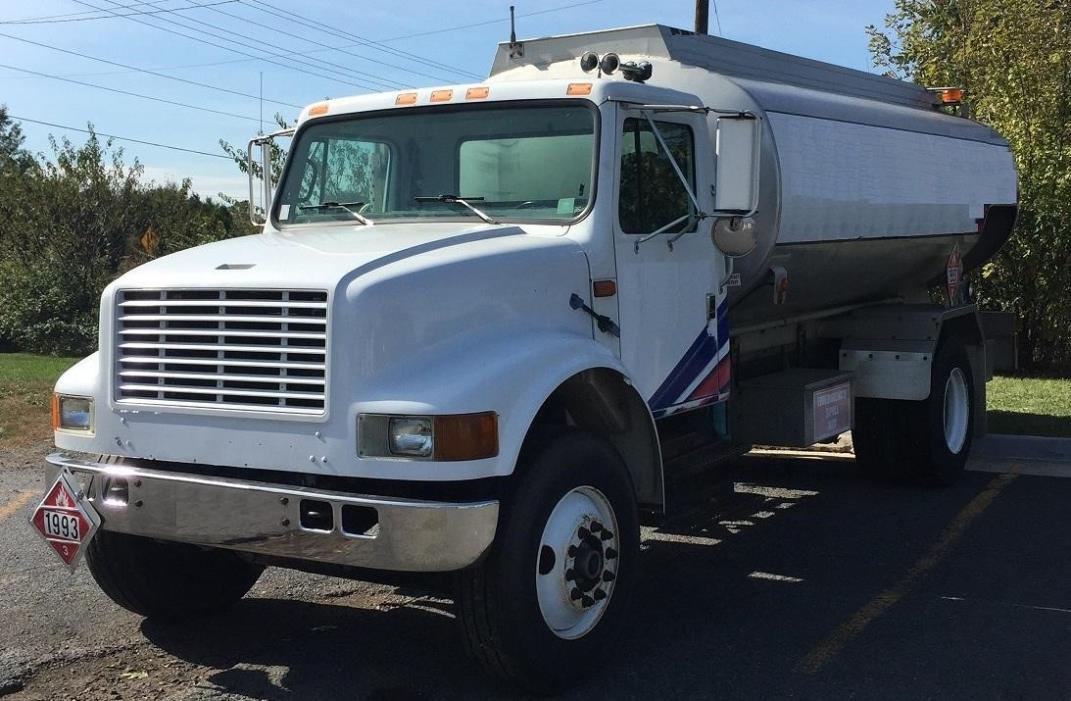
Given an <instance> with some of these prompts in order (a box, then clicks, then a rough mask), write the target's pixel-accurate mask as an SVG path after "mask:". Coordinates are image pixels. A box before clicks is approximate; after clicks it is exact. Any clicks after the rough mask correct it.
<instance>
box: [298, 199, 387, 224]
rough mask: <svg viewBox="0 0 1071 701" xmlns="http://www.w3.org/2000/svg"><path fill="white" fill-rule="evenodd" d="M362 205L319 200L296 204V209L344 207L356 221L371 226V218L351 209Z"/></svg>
mask: <svg viewBox="0 0 1071 701" xmlns="http://www.w3.org/2000/svg"><path fill="white" fill-rule="evenodd" d="M364 205H365V203H364V202H321V203H320V204H302V205H298V209H301V210H306V209H317V210H322V209H344V210H346V211H347V212H349V213H350V214H352V215H353V218H354V219H356V220H357V221H359V222H361V223H362V224H364V225H365V226H371V225H372V224H373V223H374V222H373V221H372V220H371V219H369V218H368V217H366V216H364V215H363V214H360V213H359V212H358V211H357V210H356V209H352V208H353V207H357V208H358V209H359V208H361V207H363V206H364Z"/></svg>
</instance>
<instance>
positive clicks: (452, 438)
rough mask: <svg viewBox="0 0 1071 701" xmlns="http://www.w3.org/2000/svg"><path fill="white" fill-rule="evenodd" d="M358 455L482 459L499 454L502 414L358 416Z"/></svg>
mask: <svg viewBox="0 0 1071 701" xmlns="http://www.w3.org/2000/svg"><path fill="white" fill-rule="evenodd" d="M357 453H358V455H360V456H361V457H362V458H399V459H410V460H439V461H453V460H482V459H484V458H493V457H494V456H496V455H498V415H497V414H495V413H494V412H493V411H486V412H482V413H479V414H450V415H446V416H390V415H387V414H360V415H358V417H357Z"/></svg>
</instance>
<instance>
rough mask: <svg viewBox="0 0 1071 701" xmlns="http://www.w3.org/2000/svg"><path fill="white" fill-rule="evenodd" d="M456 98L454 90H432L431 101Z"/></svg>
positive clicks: (445, 100) (444, 100)
mask: <svg viewBox="0 0 1071 701" xmlns="http://www.w3.org/2000/svg"><path fill="white" fill-rule="evenodd" d="M453 98H454V91H453V90H432V91H431V101H432V102H449V101H450V100H452V99H453Z"/></svg>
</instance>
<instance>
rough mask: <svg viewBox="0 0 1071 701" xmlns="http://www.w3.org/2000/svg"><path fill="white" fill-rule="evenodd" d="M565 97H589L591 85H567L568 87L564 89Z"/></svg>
mask: <svg viewBox="0 0 1071 701" xmlns="http://www.w3.org/2000/svg"><path fill="white" fill-rule="evenodd" d="M565 94H566V95H590V94H591V83H569V87H568V88H566V89H565Z"/></svg>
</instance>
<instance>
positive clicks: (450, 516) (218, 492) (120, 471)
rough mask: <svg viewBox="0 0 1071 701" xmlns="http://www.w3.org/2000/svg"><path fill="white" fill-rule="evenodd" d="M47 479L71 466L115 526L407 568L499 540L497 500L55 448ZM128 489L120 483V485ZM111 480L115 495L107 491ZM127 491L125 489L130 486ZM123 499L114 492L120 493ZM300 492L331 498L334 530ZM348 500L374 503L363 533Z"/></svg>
mask: <svg viewBox="0 0 1071 701" xmlns="http://www.w3.org/2000/svg"><path fill="white" fill-rule="evenodd" d="M46 460H47V462H48V465H49V467H48V479H49V484H51V481H52V480H54V479H55V478H56V475H57V473H58V472H59V471H60V470H61V469H64V468H66V469H68V470H70V471H71V472H72V473H73V474H74V475H75V477H76V478H77V480H78V482H79V484H80V485H81V486H82V488H83V489H84V490H85V491H86V494H88V495H89V500H90V502H91V503H92V504H93V507H94V508H95V509H96V510H97V512H98V513H99V514H100V516H101V520H102V525H101V528H102V529H103V530H106V531H115V532H117V533H130V534H133V535H141V536H148V537H151V538H159V539H160V540H168V541H176V542H182V543H193V544H196V545H205V546H214V547H221V548H229V549H232V550H241V551H245V552H251V553H258V554H262V555H271V556H276V557H285V558H294V559H298V560H314V561H318V562H328V563H333V564H340V565H352V566H355V567H367V568H371V569H382V570H394V571H400V572H445V571H449V570H456V569H460V568H462V567H465V566H467V565H470V564H472V563H473V562H475V561H476V560H477V559H478V558H479V557H480V555H482V554H483V553H484V551H486V550H487V548H488V547H489V546H490V545H491V541H492V540H493V539H494V536H495V529H496V526H497V523H498V502H497V501H481V502H472V503H446V502H434V501H419V500H411V499H396V498H386V497H373V496H358V495H353V494H347V493H341V492H328V491H322V490H317V489H307V488H304V487H290V486H283V485H275V484H269V483H265V482H252V481H245V480H237V479H229V478H222V477H204V476H200V475H191V474H181V473H174V472H165V471H161V470H154V469H149V468H144V467H135V466H131V465H124V464H110V463H108V462H104V461H93V460H83V459H79V458H74V457H71V456H67V455H64V454H63V453H55V454H53V455H49V456H48V458H46ZM117 486H118V487H121V488H116V487H117ZM109 487H112V488H113V489H112V491H111V492H110V495H109V498H107V499H105V498H104V495H105V494H106V493H108V490H109ZM124 490H125V491H124ZM117 494H118V495H120V497H121V498H115V497H116V495H117ZM302 500H315V501H319V502H326V503H327V504H329V505H330V508H331V511H332V514H333V518H332V519H331V523H332V527H331V530H317V529H310V528H305V527H303V526H302V524H301V511H300V509H301V506H300V504H301V502H302ZM345 506H354V507H364V508H363V509H362V512H363V513H365V514H368V513H370V512H369V511H367V509H375V512H376V516H377V517H378V518H377V523H376V525H375V526H374V527H372V528H370V529H367V530H365V532H362V533H353V534H351V533H346V532H344V531H343V529H342V526H341V524H342V510H343V507H345Z"/></svg>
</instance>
